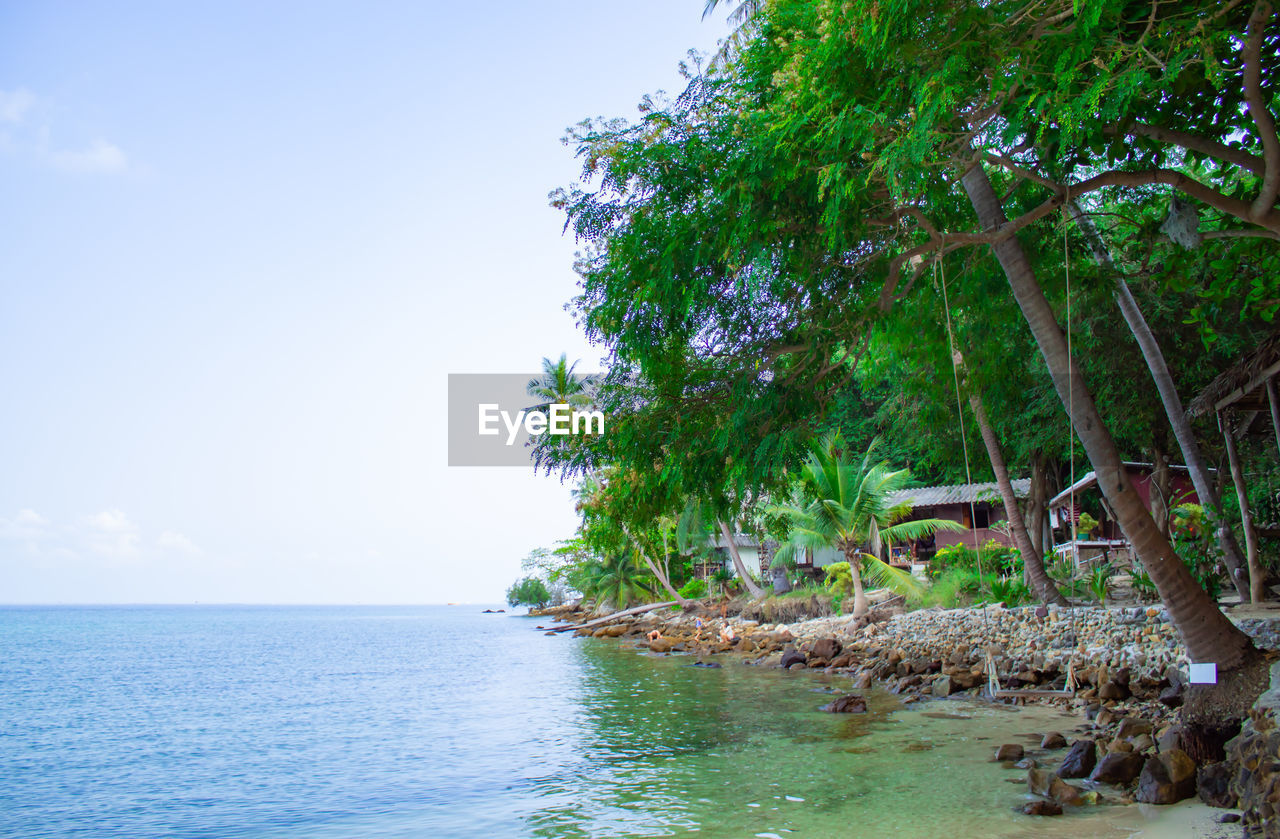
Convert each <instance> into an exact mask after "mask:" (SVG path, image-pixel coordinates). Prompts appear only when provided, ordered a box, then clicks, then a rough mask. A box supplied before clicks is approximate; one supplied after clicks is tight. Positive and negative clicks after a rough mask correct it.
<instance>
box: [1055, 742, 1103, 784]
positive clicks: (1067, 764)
mask: <svg viewBox="0 0 1280 839" xmlns="http://www.w3.org/2000/svg"><path fill="white" fill-rule="evenodd" d="M1097 762H1098V751H1097V749H1096V748H1095V747H1094V744H1093V741H1092V740H1088V739H1085V740H1077V741H1075V742H1074V743H1072V744H1071V748H1070V749H1068V750H1067V754H1066V756H1065V757H1063V758H1062V765H1061V766H1059V767H1058V775H1059V776H1060V777H1063V778H1087V777H1089V773H1090V772H1092V771H1093V767H1094V765H1095V764H1097Z"/></svg>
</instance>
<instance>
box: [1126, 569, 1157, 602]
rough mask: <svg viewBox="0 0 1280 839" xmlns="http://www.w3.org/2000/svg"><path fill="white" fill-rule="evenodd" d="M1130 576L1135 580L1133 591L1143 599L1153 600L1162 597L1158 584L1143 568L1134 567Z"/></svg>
mask: <svg viewBox="0 0 1280 839" xmlns="http://www.w3.org/2000/svg"><path fill="white" fill-rule="evenodd" d="M1130 578H1131V579H1132V581H1133V591H1134V593H1135V594H1137V595H1138V597H1139V598H1140V599H1142V600H1147V601H1152V600H1158V599H1160V593H1159V592H1158V591H1156V584H1155V583H1153V582H1152V581H1151V575H1150V574H1148V573H1147V572H1146V571H1144V570H1142V569H1141V568H1134V569H1133V571H1132V572H1130Z"/></svg>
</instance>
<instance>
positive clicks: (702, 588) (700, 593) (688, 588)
mask: <svg viewBox="0 0 1280 839" xmlns="http://www.w3.org/2000/svg"><path fill="white" fill-rule="evenodd" d="M680 596H681V597H684V598H686V599H688V600H701V599H702V598H704V597H706V596H707V582H706V580H699V579H696V578H695V579H692V580H689V581H688V582H686V583H685V584H684V585H682V586H680Z"/></svg>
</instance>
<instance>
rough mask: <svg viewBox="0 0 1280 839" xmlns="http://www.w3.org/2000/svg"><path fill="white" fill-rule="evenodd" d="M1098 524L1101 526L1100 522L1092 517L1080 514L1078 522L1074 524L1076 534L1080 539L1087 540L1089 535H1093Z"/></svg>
mask: <svg viewBox="0 0 1280 839" xmlns="http://www.w3.org/2000/svg"><path fill="white" fill-rule="evenodd" d="M1099 524H1101V522H1100V521H1098V520H1097V519H1095V518H1094V517H1093V516H1091V515H1089V514H1088V513H1081V514H1080V519H1079V521H1077V522H1076V532H1077V533H1078V534H1079V535H1080V536H1081V538H1087V537H1088V536H1089V534H1091V533H1093V531H1094V530H1096V529H1097V527H1098V525H1099Z"/></svg>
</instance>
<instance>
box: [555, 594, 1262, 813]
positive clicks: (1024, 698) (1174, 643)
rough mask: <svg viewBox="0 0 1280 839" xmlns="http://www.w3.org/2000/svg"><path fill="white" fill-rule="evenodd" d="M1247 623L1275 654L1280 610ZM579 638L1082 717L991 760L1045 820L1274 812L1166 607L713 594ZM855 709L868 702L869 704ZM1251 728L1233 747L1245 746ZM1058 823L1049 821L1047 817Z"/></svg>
mask: <svg viewBox="0 0 1280 839" xmlns="http://www.w3.org/2000/svg"><path fill="white" fill-rule="evenodd" d="M725 611H726V612H727V610H725ZM530 614H531V615H533V616H535V617H543V618H551V619H553V620H556V621H561V622H573V623H578V622H582V621H585V620H587V619H589V618H590V617H592V616H591V615H589V614H588V613H586V612H585V611H582V610H576V609H566V608H564V607H560V608H558V609H552V610H544V611H542V612H538V613H535V612H531V613H530ZM699 623H700V626H699ZM1239 623H1240V625H1241V626H1242V628H1244V629H1245V630H1246V631H1247V632H1249V634H1250V635H1252V636H1253V637H1254V638H1255V640H1256V642H1257V643H1258V645H1259V647H1260V649H1263V651H1264V652H1268V653H1270V656H1269V660H1270V661H1271V662H1274V661H1275V658H1276V653H1275V652H1274V650H1275V648H1276V647H1277V646H1280V621H1277V620H1276V619H1274V618H1269V617H1268V618H1246V619H1244V620H1241V621H1239ZM725 627H731V628H732V630H733V633H734V635H735V636H736V637H734V638H733V641H732V643H729V642H726V641H724V640H721V638H720V632H721V630H722V629H724V628H725ZM539 628H540V629H550V627H539ZM570 628H571V627H564V626H561V627H558V628H556V630H554V631H551V632H548V633H547V634H560V632H563V631H567V630H568V629H570ZM655 631H656V632H657V633H658V635H657V637H656V638H654V639H653V640H649V638H648V636H649V634H650V633H653V632H655ZM574 634H575V635H577V636H590V637H595V638H601V639H608V638H612V639H616V640H619V641H623V642H624V643H631V644H632V645H633V646H634V647H635V649H637V650H638V651H641V652H643V653H646V654H651V655H662V656H688V657H690V658H694V659H697V661H696V664H699V665H703V666H711V667H720V666H726V665H727V664H728V663H729V662H735V663H737V664H740V665H746V666H756V667H772V668H783V667H784V665H785V669H787V670H795V671H807V672H812V673H821V674H824V675H828V676H836V677H844V678H849V679H850V680H851V684H850V688H851V692H852V694H853V696H854V697H855V698H856V697H857V694H858V692H860V691H866V690H873V689H874V690H877V691H884V692H886V693H888V694H890V695H893V696H896V697H897V698H898V701H899V703H900V708H901V709H902V710H907V709H912V708H913V707H914V708H916V709H918V710H921V711H923V710H925V709H926V708H932V707H934V706H936V704H937V703H938V702H940V701H944V700H969V701H975V702H980V703H988V704H990V705H992V706H993V707H1003V708H1009V709H1015V708H1018V709H1020V708H1023V707H1028V706H1045V707H1046V708H1052V709H1056V710H1057V711H1059V712H1063V713H1067V714H1071V715H1072V716H1073V717H1074V718H1075V722H1076V725H1075V726H1074V727H1072V728H1071V729H1070V730H1064V731H1052V732H1042V733H1041V734H1042V740H1041V742H1039V743H1038V744H1034V743H1033V744H1031V745H1030V746H1029V747H1028V746H1027V745H1025V742H1024V741H1025V739H1026V735H1018V734H1015V733H1014V732H1013V729H1012V727H1010V728H1009V735H1008V737H1007V738H1006V742H1003V743H1000V744H995V745H993V746H992V753H991V758H990V759H992V760H995V761H997V762H1000V763H1002V765H1003V766H1004V767H1005V768H1007V769H1019V770H1024V771H1025V775H1024V776H1023V778H1024V789H1023V792H1024V798H1025V799H1026V805H1025V806H1024V807H1023V808H1021V809H1022V812H1024V813H1027V814H1028V815H1029V816H1056V815H1060V814H1062V813H1064V812H1065V813H1067V814H1069V815H1079V814H1084V813H1088V812H1091V811H1096V810H1098V809H1099V808H1104V809H1106V810H1107V811H1108V812H1111V811H1121V812H1124V811H1132V812H1133V813H1136V814H1139V816H1135V819H1131V820H1130V821H1132V822H1133V824H1132V825H1131V827H1133V828H1134V829H1140V830H1141V831H1142V835H1144V836H1152V837H1174V836H1202V835H1213V836H1235V835H1239V831H1240V829H1241V826H1240V824H1239V822H1240V821H1242V820H1243V821H1246V822H1253V823H1257V822H1258V821H1263V820H1265V817H1266V816H1268V815H1269V814H1267V813H1263V814H1261V815H1259V814H1258V813H1257V812H1251V811H1250V809H1249V808H1247V807H1245V808H1242V809H1234V808H1233V807H1234V806H1235V805H1238V804H1241V803H1243V802H1241V801H1236V800H1234V798H1233V796H1232V793H1231V792H1230V788H1231V782H1232V773H1233V772H1235V771H1236V768H1235V767H1234V766H1233V764H1232V763H1231V761H1230V757H1231V756H1230V755H1228V754H1227V749H1228V746H1229V744H1228V741H1230V740H1231V738H1232V737H1234V736H1235V735H1236V733H1237V731H1238V729H1235V730H1231V731H1230V732H1229V734H1230V736H1218V737H1217V738H1216V739H1215V738H1213V737H1209V738H1206V737H1205V736H1204V734H1205V732H1204V731H1203V730H1202V729H1201V728H1197V727H1193V726H1190V725H1188V724H1186V723H1185V722H1184V721H1183V720H1181V718H1180V716H1179V708H1180V706H1181V705H1182V700H1183V698H1184V697H1185V696H1186V694H1187V691H1188V689H1189V686H1188V685H1187V683H1186V679H1185V675H1184V674H1185V664H1186V656H1185V651H1184V650H1183V649H1182V645H1181V642H1180V640H1179V638H1178V636H1177V633H1176V631H1175V630H1174V629H1173V627H1172V626H1171V625H1170V624H1169V622H1168V619H1167V614H1166V613H1165V612H1164V610H1163V609H1162V608H1160V607H1158V606H1151V607H1141V606H1140V607H1133V606H1129V607H1123V606H1122V607H1085V606H1081V607H1076V608H1072V609H1058V608H1057V607H1048V608H1045V607H1039V608H1037V607H1021V608H1015V609H1005V608H1003V607H1002V606H999V605H997V606H988V607H984V608H976V609H954V610H938V609H933V610H919V611H916V612H910V613H903V612H902V611H901V610H900V609H899V610H893V611H889V610H883V609H881V610H873V612H872V614H871V615H870V616H868V618H864V619H861V620H859V621H857V622H851V620H850V618H849V617H848V616H829V617H818V618H807V619H802V620H798V621H795V622H792V623H762V622H760V621H755V620H750V619H746V618H743V617H741V615H730V614H727V613H725V614H722V612H721V609H720V608H712V607H708V606H707V605H705V604H698V605H696V606H693V607H691V608H689V609H682V610H680V611H678V612H677V611H673V610H671V609H670V608H667V609H660V610H655V611H652V612H648V613H645V614H639V615H630V616H625V617H622V618H620V619H618V620H617V621H614V622H610V623H607V624H605V625H602V626H599V627H596V628H592V629H588V630H582V629H578V630H575V631H574ZM708 659H710V660H708ZM990 669H994V670H995V672H996V674H997V675H996V681H997V685H998V688H999V689H1000V690H1002V691H1013V693H1012V694H1011V697H1012V698H1008V699H991V698H989V697H988V696H987V689H988V671H989V670H990ZM1277 670H1280V667H1277ZM1277 675H1278V676H1280V674H1277ZM1068 677H1071V678H1073V680H1074V682H1075V684H1076V688H1077V689H1076V690H1075V691H1074V693H1073V694H1072V695H1069V696H1054V695H1045V692H1050V691H1052V692H1057V691H1063V690H1064V689H1065V683H1066V681H1067V679H1068ZM1273 687H1274V685H1273ZM1021 691H1037V692H1039V693H1021ZM921 703H926V704H924V705H921ZM848 707H850V708H852V710H854V711H855V712H856V711H857V710H858V709H857V703H856V702H853V703H850V704H849V706H848ZM937 707H945V706H937ZM824 710H830V709H829V708H828V709H824ZM1011 716H1012V719H1016V718H1017V716H1021V715H1016V716H1014V715H1011ZM1012 719H1011V722H1012ZM1063 727H1064V729H1065V728H1066V726H1065V725H1064V726H1063ZM1245 728H1246V729H1249V728H1250V726H1249V725H1248V724H1246V726H1245ZM1219 735H1221V732H1219ZM1253 736H1254V737H1255V739H1256V737H1257V735H1253ZM1244 739H1246V738H1244V737H1243V736H1242V737H1238V738H1236V741H1235V742H1234V743H1231V744H1230V745H1231V746H1235V747H1236V748H1237V750H1238V749H1239V748H1240V741H1241V740H1244ZM996 746H998V747H999V748H998V749H997V748H996ZM1246 747H1247V743H1246ZM1263 786H1265V784H1263ZM1228 799H1231V800H1228ZM1107 805H1112V806H1107ZM1229 805H1231V806H1229ZM1255 809H1256V808H1255ZM1242 810H1243V812H1242ZM1175 814H1190V815H1186V816H1185V817H1184V816H1182V815H1178V816H1177V818H1173V817H1174V815H1175ZM1171 819H1172V820H1171ZM1153 820H1154V821H1153ZM1051 821H1052V819H1044V818H1038V819H1036V824H1037V829H1039V828H1040V827H1041V826H1043V825H1045V824H1047V823H1049V822H1051ZM1074 821H1076V820H1075V819H1068V823H1070V822H1074ZM1122 821H1123V819H1122ZM1148 830H1150V831H1151V832H1148ZM1206 830H1208V831H1209V833H1206ZM1187 831H1191V832H1187ZM1223 831H1227V832H1223Z"/></svg>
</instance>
